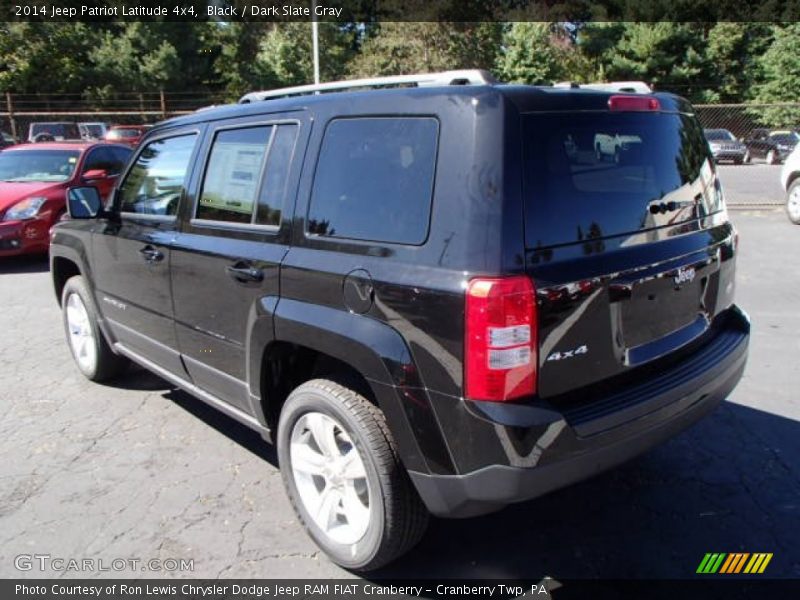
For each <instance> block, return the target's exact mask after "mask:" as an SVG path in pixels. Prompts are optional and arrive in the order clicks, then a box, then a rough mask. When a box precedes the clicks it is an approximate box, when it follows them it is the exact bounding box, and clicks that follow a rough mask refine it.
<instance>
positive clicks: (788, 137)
mask: <svg viewBox="0 0 800 600" xmlns="http://www.w3.org/2000/svg"><path fill="white" fill-rule="evenodd" d="M769 139H771V140H772V141H773V142H775V143H776V144H785V145H787V146H793V145H795V144H796V143H797V140H798V138H797V136H795V135H794V134H793V133H774V134H772V135H771V136H769Z"/></svg>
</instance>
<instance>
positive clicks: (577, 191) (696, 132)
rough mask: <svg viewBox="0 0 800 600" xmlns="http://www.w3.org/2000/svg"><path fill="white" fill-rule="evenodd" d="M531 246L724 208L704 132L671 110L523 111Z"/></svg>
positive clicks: (586, 240) (587, 238)
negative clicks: (538, 112) (525, 112)
mask: <svg viewBox="0 0 800 600" xmlns="http://www.w3.org/2000/svg"><path fill="white" fill-rule="evenodd" d="M523 136H524V137H523V139H524V153H525V237H526V242H527V245H528V247H529V248H533V247H546V246H553V245H558V244H569V243H583V244H584V245H585V247H586V248H587V252H589V251H591V249H592V248H594V247H596V244H595V245H593V242H594V241H595V240H598V239H600V238H604V237H608V236H614V235H619V234H624V233H635V232H639V231H642V230H647V229H652V228H656V227H661V226H665V225H674V224H676V223H680V222H682V221H688V220H691V219H694V218H698V217H700V216H702V215H703V214H707V213H709V212H713V211H714V210H716V209H717V208H718V206H717V204H716V203H717V202H718V199H717V195H716V194H715V190H714V186H713V184H712V178H713V170H712V167H711V163H710V160H709V155H708V145H707V143H706V140H705V137H704V135H703V131H702V129H701V128H700V126H699V125H698V123H697V122H696V121H695V119H694V118H692V117H689V116H686V115H679V114H666V113H612V112H608V113H561V114H544V113H543V114H531V115H526V116H524V117H523Z"/></svg>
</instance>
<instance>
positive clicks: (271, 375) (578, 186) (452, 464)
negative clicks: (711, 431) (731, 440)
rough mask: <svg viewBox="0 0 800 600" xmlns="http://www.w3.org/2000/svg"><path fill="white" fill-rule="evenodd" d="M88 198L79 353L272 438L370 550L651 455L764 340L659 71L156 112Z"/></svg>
mask: <svg viewBox="0 0 800 600" xmlns="http://www.w3.org/2000/svg"><path fill="white" fill-rule="evenodd" d="M367 86H371V87H373V88H375V87H383V88H385V89H377V90H376V89H372V90H361V91H358V90H356V91H353V90H352V89H347V90H345V89H344V88H354V87H367ZM340 88H341V89H340ZM315 91H321V92H327V93H313V92H315ZM309 92H310V93H309ZM331 92H337V93H331ZM598 136H610V137H612V138H615V139H616V138H617V137H619V138H624V139H625V140H626V143H625V144H624V146H622V147H620V149H619V152H618V153H617V155H615V157H613V160H612V159H610V158H609V157H608V156H605V155H604V154H602V153H600V154H598V153H597V152H596V149H595V140H596V139H597V138H598ZM69 207H70V211H71V216H72V220H70V221H67V222H64V223H62V224H60V225H58V226H57V227H56V228H55V230H54V233H53V240H52V250H51V253H52V257H51V263H52V264H51V266H52V273H53V278H54V282H55V288H56V292H57V294H58V298H59V300H60V302H61V306H62V308H63V313H64V323H65V329H66V335H67V338H68V341H69V345H70V348H71V350H72V353H73V355H74V358H75V361H76V363H77V365H78V367H79V369H80V370H81V371H82V372H83V374H84V375H86V377H88V378H89V379H92V380H97V381H101V380H105V379H107V378H110V377H112V376H113V375H114V374H115V373H117V372H118V370H119V369H120V368H121V367H122V366H123V363H124V362H125V361H126V360H132V361H134V362H136V363H139V364H140V365H143V366H145V367H146V368H148V369H150V370H152V371H154V372H155V373H157V374H159V375H160V376H162V377H163V378H164V379H166V380H168V381H169V382H171V383H173V384H175V385H177V386H180V387H181V388H183V389H185V390H188V391H189V392H190V393H192V394H193V395H195V396H197V397H198V398H199V399H200V400H203V401H205V402H207V403H209V404H211V405H213V406H215V407H217V408H218V409H219V410H221V411H223V412H224V413H226V414H228V415H230V416H231V417H233V418H235V419H237V420H239V421H241V422H242V423H244V424H246V425H248V426H249V427H252V428H253V429H255V430H257V431H259V432H261V434H262V435H263V436H264V437H265V438H267V439H268V440H274V442H275V444H276V445H277V450H278V456H279V460H280V468H281V471H282V474H283V480H284V483H285V485H286V489H287V492H288V495H289V497H290V499H291V501H292V504H293V506H294V508H295V509H296V511H297V514H298V516H299V518H300V520H301V522H302V523H303V524H304V526H305V527H306V529H307V531H308V532H309V534H310V535H311V537H312V538H313V539H314V540H315V541H316V543H317V544H318V545H319V546H320V547H321V548H322V549H323V550H324V551H325V552H326V553H327V554H328V555H329V556H330V557H331V558H332V559H333V560H334V561H335V562H337V563H339V564H341V565H343V566H345V567H348V568H351V569H359V570H366V569H371V568H376V567H378V566H380V565H382V564H385V563H387V562H388V561H390V560H392V559H393V558H395V557H397V556H398V555H400V554H401V553H403V552H404V551H406V550H408V549H409V548H411V547H412V546H413V544H415V543H416V542H417V541H418V540H419V539H420V537H421V536H422V533H423V531H424V528H425V525H426V522H427V518H428V514H429V513H433V514H434V515H440V516H449V517H467V516H472V515H480V514H483V513H487V512H490V511H493V510H497V509H499V508H501V507H503V506H505V505H507V504H509V503H513V502H519V501H522V500H526V499H530V498H534V497H536V496H539V495H541V494H544V493H546V492H549V491H551V490H554V489H556V488H559V487H562V486H565V485H567V484H570V483H572V482H575V481H578V480H581V479H583V478H586V477H588V476H590V475H592V474H594V473H597V472H599V471H601V470H603V469H606V468H608V467H611V466H613V465H616V464H619V463H620V462H622V461H624V460H626V459H628V458H631V457H633V456H635V455H637V454H639V453H641V452H643V451H644V450H646V449H648V448H650V447H652V446H654V445H656V444H658V443H659V442H661V441H663V440H665V439H667V438H668V437H670V436H672V435H674V434H676V433H678V432H679V431H681V430H683V429H685V428H686V427H688V426H689V425H691V424H692V423H694V422H695V421H697V420H698V419H700V418H701V417H703V416H704V415H705V414H707V413H708V412H709V411H711V410H712V409H713V408H714V407H715V406H716V405H717V404H718V403H719V402H720V401H721V400H722V399H723V398H725V397H726V395H727V394H728V393H729V392H730V391H731V390H732V389H733V388H734V386H735V385H736V383H737V382H738V380H739V378H740V377H741V375H742V371H743V369H744V365H745V360H746V356H747V346H748V339H749V322H748V319H747V317H746V315H745V314H744V313H743V312H742V311H740V310H739V309H738V308H737V307H736V306H735V305H734V301H733V296H734V269H735V267H734V265H735V257H736V251H737V247H736V246H737V237H736V233H735V231H734V228H733V227H732V225H731V224H730V222H729V221H728V216H727V212H726V209H725V204H724V200H723V195H722V189H721V187H720V184H719V181H718V179H717V175H716V172H715V166H714V161H713V159H712V156H711V153H710V151H709V148H708V145H707V143H706V141H705V139H704V137H703V131H702V129H701V127H700V125H699V124H698V122H697V120H696V119H695V117H694V116H693V110H692V107H691V106H690V105H689V104H688V103H687V102H686V101H684V100H682V99H681V98H678V97H676V96H673V95H670V94H640V95H637V94H620V93H608V92H603V91H596V90H582V89H557V88H547V87H532V86H516V85H500V84H497V83H496V82H494V80H493V79H492V78H491V76H490V75H488V74H487V73H484V72H479V71H467V72H448V73H439V74H433V75H424V76H417V77H411V76H406V77H396V78H388V79H382V80H375V81H369V82H355V83H354V82H345V83H335V84H323V85H321V86H319V87H313V86H304V87H302V88H292V89H286V90H279V91H275V92H256V93H253V94H248V95H247V96H245V98H244V99H243V102H242V103H240V104H238V105H234V106H227V107H220V108H212V109H209V110H203V111H199V112H197V113H195V114H193V115H190V116H186V117H181V118H176V119H173V120H170V121H167V122H165V123H163V124H161V125H159V126H157V127H155V128H154V129H153V130H152V131H151V132H149V133H148V134H147V137H146V138H145V139H144V140H143V142H142V143H141V145H140V146H139V148H138V150H137V152H136V153H135V154H134V155H133V156H132V158H131V161H130V164H129V165H128V167H127V169H126V170H125V171H124V172H123V174H122V176H121V177H120V180H119V182H118V184H117V188H116V191H115V192H114V193H113V195H112V197H111V199H110V201H109V203H108V206H106V207H103V206H101V205H100V202H99V199H98V197H97V194H96V192H94V191H93V190H92V189H90V188H74V189H72V190H71V191H70V192H69Z"/></svg>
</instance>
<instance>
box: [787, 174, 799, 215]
mask: <svg viewBox="0 0 800 600" xmlns="http://www.w3.org/2000/svg"><path fill="white" fill-rule="evenodd" d="M786 216H787V217H789V220H790V221H791V222H792V223H794V224H795V225H800V178H797V179H795V180H794V181H793V182H792V184H791V185H790V186H789V189H788V190H787V191H786Z"/></svg>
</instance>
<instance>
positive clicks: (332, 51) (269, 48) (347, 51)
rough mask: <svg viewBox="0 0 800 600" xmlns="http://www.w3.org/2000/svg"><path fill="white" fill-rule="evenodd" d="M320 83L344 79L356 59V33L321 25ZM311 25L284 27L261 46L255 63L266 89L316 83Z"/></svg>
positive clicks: (333, 26) (272, 33)
mask: <svg viewBox="0 0 800 600" xmlns="http://www.w3.org/2000/svg"><path fill="white" fill-rule="evenodd" d="M318 29H319V58H320V80H321V81H332V80H338V79H342V77H343V76H344V74H345V73H346V70H347V65H348V62H349V61H350V59H351V58H352V56H353V55H354V47H353V46H354V42H353V35H352V33H350V32H348V31H347V30H346V29H344V28H342V27H340V26H339V24H338V23H328V22H320V23H319V24H318ZM312 54H313V52H312V41H311V23H304V22H293V23H281V24H278V25H276V26H275V27H273V28H272V29H271V30H270V31H269V32H268V33H267V34H266V36H265V37H264V39H263V40H262V41H261V43H260V44H259V49H258V54H257V55H256V57H255V63H256V66H257V69H258V77H259V79H260V83H261V87H262V88H271V87H283V86H289V85H301V84H307V83H313V82H314V63H313V57H312Z"/></svg>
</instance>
